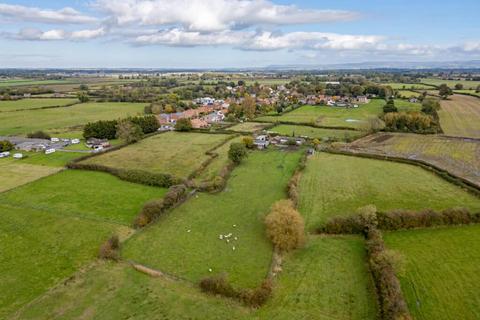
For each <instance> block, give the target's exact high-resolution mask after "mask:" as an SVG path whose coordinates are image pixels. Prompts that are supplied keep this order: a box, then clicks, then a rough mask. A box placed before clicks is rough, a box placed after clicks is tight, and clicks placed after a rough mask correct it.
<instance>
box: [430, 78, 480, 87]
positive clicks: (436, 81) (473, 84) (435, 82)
mask: <svg viewBox="0 0 480 320" xmlns="http://www.w3.org/2000/svg"><path fill="white" fill-rule="evenodd" d="M422 83H424V84H429V85H433V86H437V87H438V86H440V85H442V84H446V85H447V86H449V87H450V88H452V89H453V88H454V87H455V85H456V84H458V83H460V84H462V85H463V89H476V88H477V87H478V86H479V85H480V81H469V80H442V79H435V78H427V79H422Z"/></svg>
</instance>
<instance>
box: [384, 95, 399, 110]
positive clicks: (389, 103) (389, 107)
mask: <svg viewBox="0 0 480 320" xmlns="http://www.w3.org/2000/svg"><path fill="white" fill-rule="evenodd" d="M389 112H398V109H397V107H395V101H394V100H393V99H392V98H390V99H388V101H387V104H386V105H385V106H383V113H389Z"/></svg>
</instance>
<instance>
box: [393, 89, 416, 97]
mask: <svg viewBox="0 0 480 320" xmlns="http://www.w3.org/2000/svg"><path fill="white" fill-rule="evenodd" d="M397 93H398V94H399V95H400V96H401V97H404V98H418V97H420V96H421V94H420V93H418V92H415V91H410V90H398V91H397Z"/></svg>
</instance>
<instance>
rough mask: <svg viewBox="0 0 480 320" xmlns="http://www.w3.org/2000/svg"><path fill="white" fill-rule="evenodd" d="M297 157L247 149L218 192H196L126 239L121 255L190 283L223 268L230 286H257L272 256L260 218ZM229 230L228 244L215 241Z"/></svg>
mask: <svg viewBox="0 0 480 320" xmlns="http://www.w3.org/2000/svg"><path fill="white" fill-rule="evenodd" d="M299 158H300V153H299V152H278V151H265V152H260V151H257V152H253V153H251V154H250V156H249V157H248V159H247V160H245V162H244V163H243V164H241V165H240V166H239V167H237V168H236V169H235V170H234V171H233V172H232V175H231V177H230V179H229V181H228V184H227V187H226V189H225V190H224V191H223V192H221V193H218V194H204V193H199V194H197V195H195V196H194V197H193V198H191V199H189V200H188V201H187V202H185V203H184V204H182V205H181V206H179V207H177V208H176V209H174V210H173V211H171V212H170V213H169V214H168V215H167V216H166V217H164V218H162V219H160V220H159V221H158V222H157V223H156V224H154V225H152V226H150V227H148V228H147V229H146V230H144V231H143V232H141V233H137V234H135V235H134V236H133V237H132V238H130V239H129V240H128V241H127V243H126V244H125V246H124V248H123V257H124V258H125V259H129V260H133V261H136V262H139V263H142V264H144V265H146V266H149V267H152V268H156V269H159V270H162V271H164V272H167V273H170V274H175V275H177V276H180V277H182V278H186V279H188V280H189V281H194V282H198V281H199V280H200V279H202V278H203V277H205V276H209V275H212V274H220V273H223V272H226V273H227V274H228V275H229V279H230V280H231V281H232V283H233V284H234V285H235V286H241V287H253V286H256V285H258V284H259V283H260V281H261V280H262V279H263V278H264V277H265V276H266V274H267V271H268V268H269V266H270V260H271V255H272V246H271V244H270V242H269V241H268V239H267V238H266V235H265V231H264V224H263V218H264V216H265V214H267V213H268V211H269V209H270V206H271V205H272V203H273V202H275V201H277V200H279V199H282V198H284V197H285V187H286V184H287V182H288V180H289V179H290V177H291V175H292V174H293V170H294V168H295V167H296V165H297V163H298V160H299ZM234 225H235V227H234ZM189 230H190V232H189ZM228 233H232V237H231V238H232V239H231V241H230V242H229V243H227V242H226V240H220V239H219V235H220V234H228ZM234 237H237V238H238V240H235V239H234ZM233 246H235V250H233ZM210 268H211V269H212V272H211V273H210V272H209V269H210Z"/></svg>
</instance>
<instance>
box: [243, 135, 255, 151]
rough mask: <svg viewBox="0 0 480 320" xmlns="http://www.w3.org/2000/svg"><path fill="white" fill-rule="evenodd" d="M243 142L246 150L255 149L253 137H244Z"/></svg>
mask: <svg viewBox="0 0 480 320" xmlns="http://www.w3.org/2000/svg"><path fill="white" fill-rule="evenodd" d="M242 142H243V144H244V145H245V147H246V148H248V149H253V147H254V144H253V138H252V137H243V139H242Z"/></svg>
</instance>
